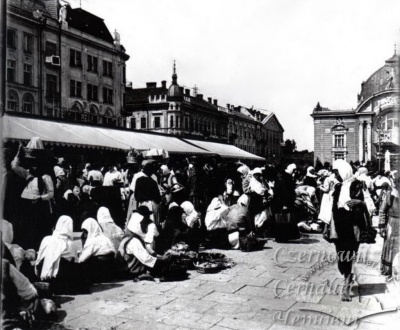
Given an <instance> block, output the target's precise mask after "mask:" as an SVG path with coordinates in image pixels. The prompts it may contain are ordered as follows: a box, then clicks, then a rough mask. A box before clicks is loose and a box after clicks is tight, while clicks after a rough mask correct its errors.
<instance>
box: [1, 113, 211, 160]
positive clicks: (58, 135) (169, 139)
mask: <svg viewBox="0 0 400 330" xmlns="http://www.w3.org/2000/svg"><path fill="white" fill-rule="evenodd" d="M2 136H3V139H6V140H27V141H29V140H30V139H31V138H32V137H34V136H38V137H40V139H41V140H42V141H43V143H44V144H45V145H46V144H49V145H61V146H79V147H84V148H100V149H115V150H129V149H130V148H133V149H137V150H147V149H151V148H162V149H165V150H167V151H168V152H169V153H172V154H199V155H210V152H209V151H207V150H203V149H201V148H197V147H196V146H193V145H190V144H189V143H186V142H185V141H183V140H181V139H179V138H177V137H174V136H165V135H158V134H151V133H141V132H133V131H129V130H123V129H111V128H103V127H95V126H84V125H79V124H70V123H63V122H56V121H51V120H44V119H36V118H24V117H17V116H9V115H5V116H4V117H3V118H2Z"/></svg>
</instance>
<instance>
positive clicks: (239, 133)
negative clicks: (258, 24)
mask: <svg viewBox="0 0 400 330" xmlns="http://www.w3.org/2000/svg"><path fill="white" fill-rule="evenodd" d="M125 109H126V114H127V118H126V123H127V128H130V129H140V130H147V131H153V132H160V133H167V134H172V135H178V136H181V137H186V138H198V139H204V140H208V141H215V142H225V143H230V144H233V145H235V146H236V147H239V148H241V149H243V150H245V151H248V152H251V153H253V154H256V155H259V156H262V157H266V158H267V159H268V158H273V159H275V160H276V161H279V160H280V157H281V151H280V144H281V142H282V141H283V131H284V130H283V128H282V126H281V125H280V123H279V121H278V119H277V117H276V116H275V114H274V113H272V112H270V111H267V110H255V109H247V108H245V107H242V106H237V107H235V106H234V105H231V104H227V105H226V107H223V106H220V105H218V101H217V100H216V99H212V98H210V97H209V98H207V100H205V99H204V98H203V94H198V93H196V92H195V93H191V90H190V89H184V88H183V87H181V86H179V85H178V76H177V73H176V66H175V63H174V67H173V74H172V83H171V85H170V87H169V88H167V82H166V81H165V80H164V81H162V82H161V86H157V83H156V82H149V83H147V85H146V88H131V89H128V88H127V90H126V106H125Z"/></svg>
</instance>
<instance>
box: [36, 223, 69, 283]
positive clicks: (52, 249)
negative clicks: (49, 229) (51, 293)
mask: <svg viewBox="0 0 400 330" xmlns="http://www.w3.org/2000/svg"><path fill="white" fill-rule="evenodd" d="M71 238H72V219H71V217H69V216H66V215H62V216H61V217H60V218H59V219H58V221H57V224H56V228H55V229H54V231H53V235H51V236H46V237H45V238H44V239H43V240H42V243H41V244H40V248H39V252H38V257H37V259H36V264H35V265H36V266H38V265H39V264H40V262H41V261H42V260H43V266H42V272H41V273H40V278H41V279H42V280H44V279H49V278H52V277H56V276H57V274H58V268H59V266H60V259H61V256H63V255H65V257H75V253H74V252H73V249H72V240H71Z"/></svg>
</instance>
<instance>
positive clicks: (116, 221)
mask: <svg viewBox="0 0 400 330" xmlns="http://www.w3.org/2000/svg"><path fill="white" fill-rule="evenodd" d="M6 166H7V169H8V171H7V173H6V186H5V200H4V219H6V220H3V224H2V234H3V235H2V247H3V250H4V251H5V253H4V258H3V260H2V266H3V273H7V274H8V276H6V278H10V279H11V278H13V279H16V280H15V281H14V283H12V282H13V281H11V280H10V281H9V282H7V283H10V287H12V286H14V287H17V288H18V289H17V290H9V291H7V292H8V293H7V295H8V297H7V298H8V299H6V301H13V299H14V298H15V297H18V296H19V298H18V299H20V300H25V301H30V302H31V301H33V300H34V299H37V298H38V293H37V288H35V286H32V284H31V283H41V284H42V285H43V283H45V284H48V286H47V287H46V288H48V290H49V291H51V292H52V293H56V294H59V293H71V292H72V293H79V292H84V291H85V290H87V289H88V287H89V286H90V285H91V284H92V283H96V282H104V281H110V280H113V279H115V278H119V277H121V276H124V277H128V278H131V279H149V278H150V279H153V278H157V277H158V278H160V277H163V276H164V275H165V270H166V269H168V265H169V263H170V262H171V260H170V258H169V257H168V256H166V254H165V252H166V251H168V250H169V249H170V248H171V247H172V246H174V245H175V244H177V243H181V242H183V243H185V244H187V245H188V246H189V248H190V250H192V251H198V250H199V248H200V247H202V248H219V249H241V248H242V247H243V246H242V245H243V244H244V243H243V242H245V241H246V239H252V238H254V237H260V238H274V239H275V241H276V242H287V241H289V240H294V239H298V238H300V237H301V233H302V232H318V233H323V236H324V238H326V239H327V240H328V241H330V242H332V243H334V244H335V247H336V250H337V252H338V256H339V255H340V254H341V253H345V254H347V255H350V256H353V257H354V256H355V255H356V253H357V251H358V248H359V245H360V243H372V242H373V241H374V229H373V228H372V217H373V216H374V215H378V216H379V229H380V235H381V236H382V237H383V238H384V239H385V243H384V247H383V251H382V265H381V271H382V274H384V275H387V276H392V275H393V269H394V268H396V267H395V266H394V265H393V263H394V261H395V259H396V258H395V255H396V254H397V253H398V252H399V196H398V192H397V190H396V187H397V186H398V180H397V175H396V174H394V173H392V172H390V173H389V172H388V173H383V172H382V171H373V170H372V169H371V168H367V167H364V166H357V165H354V164H353V165H350V164H349V163H347V162H346V161H344V160H336V161H335V162H334V163H333V164H332V166H330V164H325V166H322V165H321V164H320V166H316V168H314V167H312V166H306V167H298V166H296V164H294V163H290V164H288V165H287V166H285V167H282V168H281V167H278V166H274V165H272V164H265V165H264V166H260V167H253V168H252V169H251V168H250V167H248V166H247V165H246V164H244V163H242V162H239V161H237V162H234V161H219V162H217V161H215V160H212V159H201V158H198V157H196V156H192V157H189V158H186V159H184V160H182V161H176V162H170V161H169V159H144V158H143V157H140V155H139V156H138V157H136V158H135V159H134V160H133V161H131V162H130V163H129V164H125V166H122V167H121V166H120V165H119V164H115V163H109V164H108V165H106V164H89V163H87V164H86V165H85V167H84V168H83V169H82V170H79V171H77V169H73V168H71V166H70V164H69V163H68V161H67V160H66V159H64V158H57V159H56V160H55V161H54V163H53V164H52V162H51V161H49V159H48V158H46V157H44V158H41V157H40V156H36V157H33V156H32V155H30V154H29V153H28V152H26V148H24V147H23V146H22V145H20V147H19V149H18V152H17V154H16V155H15V157H14V159H13V160H12V161H11V162H10V163H9V164H6ZM353 261H354V258H338V268H339V271H340V273H341V274H342V275H343V277H344V281H345V283H346V284H348V285H347V289H345V290H344V291H343V292H342V300H343V301H349V300H350V299H351V298H350V292H349V288H350V283H351V281H352V276H353V275H352V266H353ZM15 274H18V275H15ZM395 275H396V274H395ZM3 278H4V275H3ZM6 285H8V284H6ZM21 287H22V289H21ZM345 287H346V286H345ZM5 292H6V291H5ZM22 292H24V294H21V293H22ZM10 297H12V299H10ZM32 299H33V300H32ZM14 305H15V304H14ZM14 305H10V306H12V307H10V309H9V310H10V311H11V310H12V309H13V307H15V306H14ZM28 305H29V306H31V305H32V304H28ZM6 306H7V305H6ZM6 306H5V307H6ZM5 310H6V311H7V308H6V309H5Z"/></svg>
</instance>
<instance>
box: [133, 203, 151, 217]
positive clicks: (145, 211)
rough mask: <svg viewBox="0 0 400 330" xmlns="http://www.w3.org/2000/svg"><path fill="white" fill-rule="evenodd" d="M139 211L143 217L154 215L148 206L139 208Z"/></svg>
mask: <svg viewBox="0 0 400 330" xmlns="http://www.w3.org/2000/svg"><path fill="white" fill-rule="evenodd" d="M137 211H138V213H140V214H141V215H143V216H146V215H150V214H153V212H152V211H150V210H149V208H148V207H147V206H144V205H142V206H139V207H138V208H137Z"/></svg>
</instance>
